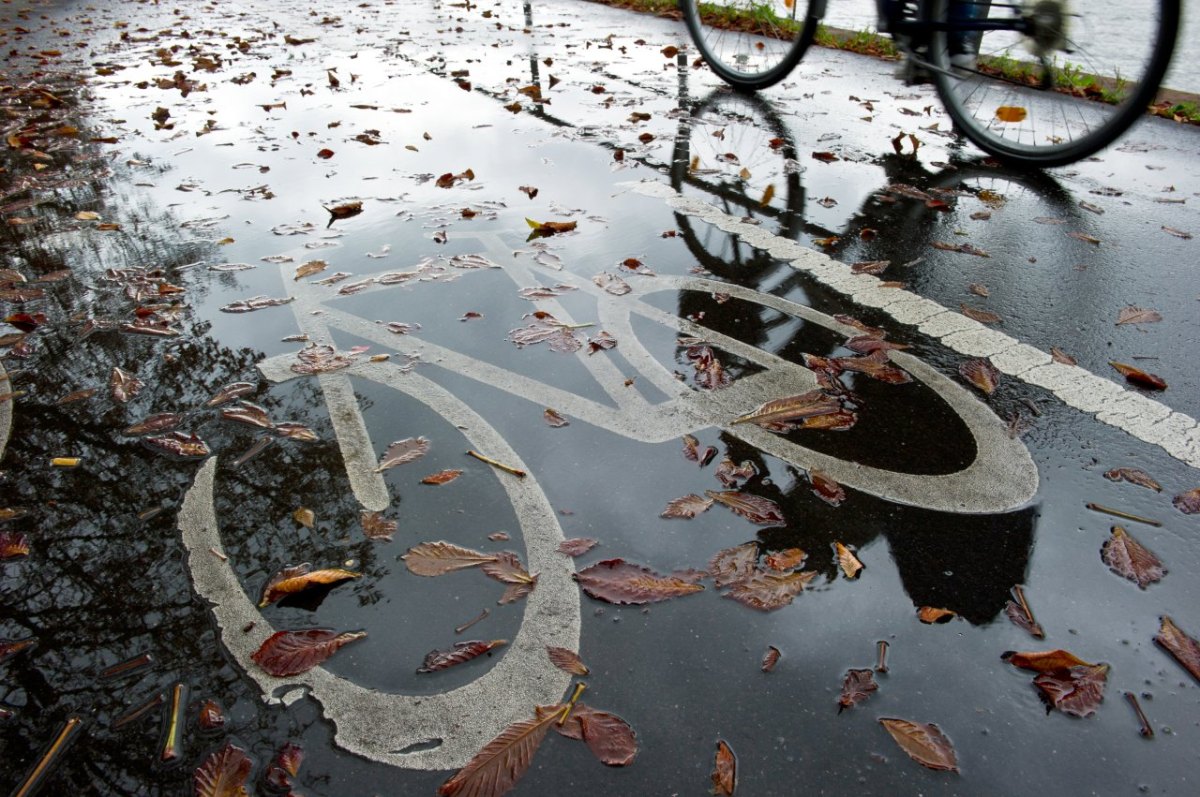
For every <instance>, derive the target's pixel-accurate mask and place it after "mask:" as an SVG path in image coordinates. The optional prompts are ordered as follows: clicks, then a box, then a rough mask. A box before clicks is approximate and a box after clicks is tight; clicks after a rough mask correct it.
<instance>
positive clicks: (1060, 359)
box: [1050, 346, 1076, 365]
mask: <svg viewBox="0 0 1200 797" xmlns="http://www.w3.org/2000/svg"><path fill="white" fill-rule="evenodd" d="M1050 357H1051V359H1053V360H1054V362H1056V363H1062V364H1063V365H1075V364H1076V362H1075V358H1074V357H1072V356H1071V355H1069V354H1067V353H1066V352H1065V351H1063V350H1062V349H1060V348H1058V347H1057V346H1051V347H1050Z"/></svg>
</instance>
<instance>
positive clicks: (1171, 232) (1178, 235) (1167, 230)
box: [1162, 225, 1193, 241]
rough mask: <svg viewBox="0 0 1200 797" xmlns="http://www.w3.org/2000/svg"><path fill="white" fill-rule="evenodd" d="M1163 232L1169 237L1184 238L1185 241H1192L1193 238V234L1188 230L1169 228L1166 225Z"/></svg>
mask: <svg viewBox="0 0 1200 797" xmlns="http://www.w3.org/2000/svg"><path fill="white" fill-rule="evenodd" d="M1162 231H1163V232H1165V233H1166V234H1167V235H1174V236H1175V237H1176V238H1182V239H1183V240H1185V241H1190V240H1192V237H1193V236H1192V234H1191V233H1190V232H1187V231H1186V230H1177V229H1175V228H1174V227H1167V226H1166V225H1163V228H1162Z"/></svg>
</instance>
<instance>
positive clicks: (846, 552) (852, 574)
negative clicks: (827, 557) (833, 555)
mask: <svg viewBox="0 0 1200 797" xmlns="http://www.w3.org/2000/svg"><path fill="white" fill-rule="evenodd" d="M834 548H835V549H836V550H837V559H838V565H840V566H841V568H842V572H843V573H845V574H846V578H850V579H853V578H857V577H858V574H859V573H860V572H862V569H863V563H862V562H860V561H859V560H858V557H857V556H855V555H854V551H852V550H850V549H849V548H847V547H846V546H845V545H842V544H841V543H840V542H835V543H834Z"/></svg>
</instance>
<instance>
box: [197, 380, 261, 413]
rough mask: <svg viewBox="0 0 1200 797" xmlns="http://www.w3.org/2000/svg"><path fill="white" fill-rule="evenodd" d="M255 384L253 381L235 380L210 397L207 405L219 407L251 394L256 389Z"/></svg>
mask: <svg viewBox="0 0 1200 797" xmlns="http://www.w3.org/2000/svg"><path fill="white" fill-rule="evenodd" d="M255 389H256V388H255V385H254V384H253V383H251V382H233V383H230V384H228V385H225V387H223V388H221V389H220V390H218V391H217V392H216V394H215V395H213V397H212V398H210V399H209V400H208V401H207V402H206V403H205V406H208V407H217V406H220V405H221V404H225V403H226V402H229V401H233V400H234V399H236V398H241V397H242V396H246V395H249V394H250V393H253V392H254V391H255Z"/></svg>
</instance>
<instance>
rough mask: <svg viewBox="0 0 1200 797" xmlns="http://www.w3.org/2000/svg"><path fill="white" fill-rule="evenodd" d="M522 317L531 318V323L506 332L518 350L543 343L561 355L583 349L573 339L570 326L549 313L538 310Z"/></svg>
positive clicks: (581, 345)
mask: <svg viewBox="0 0 1200 797" xmlns="http://www.w3.org/2000/svg"><path fill="white" fill-rule="evenodd" d="M524 317H525V318H533V322H532V323H530V324H529V325H528V326H524V327H519V328H517V329H510V330H509V331H508V340H510V341H512V342H513V343H515V344H516V345H517V347H518V348H524V347H525V346H533V345H535V344H538V343H543V342H545V343H547V344H548V345H549V346H550V348H551V349H553V350H554V351H557V352H561V353H563V354H571V353H573V352H577V351H579V350H580V349H581V348H583V343H581V342H580V340H579V338H577V337H575V334H574V333H573V332H572V331H571V328H570V326H569V325H567V324H564V323H563V322H562V321H559V320H558V319H557V318H555V317H554V316H552V315H551V314H550V313H547V312H545V311H541V310H539V311H537V312H534V313H528V314H526V315H525V316H524Z"/></svg>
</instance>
